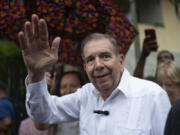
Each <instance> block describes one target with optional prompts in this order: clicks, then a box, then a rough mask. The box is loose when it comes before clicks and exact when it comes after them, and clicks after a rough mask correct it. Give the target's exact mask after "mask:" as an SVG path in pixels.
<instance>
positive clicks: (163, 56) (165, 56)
mask: <svg viewBox="0 0 180 135" xmlns="http://www.w3.org/2000/svg"><path fill="white" fill-rule="evenodd" d="M167 60H172V57H171V55H170V54H169V53H168V52H161V53H160V54H159V55H158V64H159V63H162V62H165V61H167Z"/></svg>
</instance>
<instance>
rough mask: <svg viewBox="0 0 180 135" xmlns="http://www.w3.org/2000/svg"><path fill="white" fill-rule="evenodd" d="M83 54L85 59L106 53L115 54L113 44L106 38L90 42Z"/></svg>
mask: <svg viewBox="0 0 180 135" xmlns="http://www.w3.org/2000/svg"><path fill="white" fill-rule="evenodd" d="M83 52H84V56H85V57H88V56H91V55H97V54H100V53H104V52H109V53H115V52H114V46H113V44H112V43H111V42H110V41H109V39H106V38H101V39H93V40H90V41H89V42H87V43H86V44H85V46H84V49H83Z"/></svg>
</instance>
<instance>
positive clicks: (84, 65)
mask: <svg viewBox="0 0 180 135" xmlns="http://www.w3.org/2000/svg"><path fill="white" fill-rule="evenodd" d="M83 67H84V70H85V71H86V64H85V63H83Z"/></svg>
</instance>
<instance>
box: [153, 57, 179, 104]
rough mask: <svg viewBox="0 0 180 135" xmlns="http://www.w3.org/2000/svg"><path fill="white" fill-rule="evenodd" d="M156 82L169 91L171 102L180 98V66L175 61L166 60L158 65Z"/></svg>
mask: <svg viewBox="0 0 180 135" xmlns="http://www.w3.org/2000/svg"><path fill="white" fill-rule="evenodd" d="M156 82H157V83H158V84H159V85H160V86H161V87H162V88H163V89H164V90H165V91H166V92H167V93H168V96H169V99H170V101H171V104H174V102H175V100H177V99H180V67H179V66H178V65H177V64H176V63H175V62H174V61H172V60H169V61H167V60H166V61H165V62H162V63H160V64H159V65H158V67H157V70H156Z"/></svg>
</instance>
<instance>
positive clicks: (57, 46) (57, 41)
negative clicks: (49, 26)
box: [51, 37, 61, 55]
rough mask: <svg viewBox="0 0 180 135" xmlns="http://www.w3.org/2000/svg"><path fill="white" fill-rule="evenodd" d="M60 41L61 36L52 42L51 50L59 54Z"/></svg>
mask: <svg viewBox="0 0 180 135" xmlns="http://www.w3.org/2000/svg"><path fill="white" fill-rule="evenodd" d="M60 41H61V38H60V37H56V38H55V39H54V40H53V42H52V46H51V50H52V52H53V53H54V54H56V55H57V54H58V48H59V44H60Z"/></svg>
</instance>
